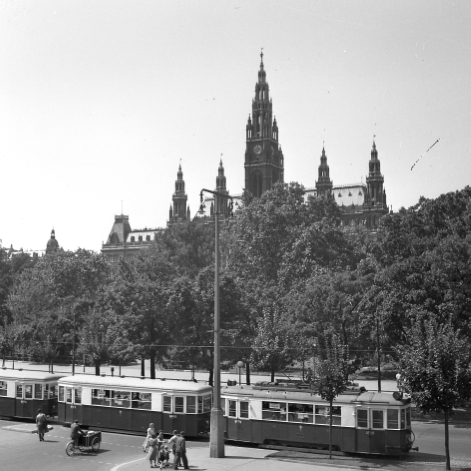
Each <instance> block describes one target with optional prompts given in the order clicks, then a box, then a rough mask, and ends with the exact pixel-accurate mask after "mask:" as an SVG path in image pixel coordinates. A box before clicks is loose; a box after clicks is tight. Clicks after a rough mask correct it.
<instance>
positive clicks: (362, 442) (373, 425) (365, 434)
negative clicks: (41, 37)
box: [356, 408, 386, 453]
mask: <svg viewBox="0 0 471 471" xmlns="http://www.w3.org/2000/svg"><path fill="white" fill-rule="evenodd" d="M384 420H385V410H384V409H374V408H364V409H363V408H358V409H357V450H356V451H357V452H360V453H384V452H385V440H386V432H385V429H384Z"/></svg>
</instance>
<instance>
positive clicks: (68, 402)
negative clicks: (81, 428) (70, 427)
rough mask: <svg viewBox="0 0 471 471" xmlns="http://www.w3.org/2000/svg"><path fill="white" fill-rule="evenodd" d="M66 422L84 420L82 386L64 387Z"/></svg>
mask: <svg viewBox="0 0 471 471" xmlns="http://www.w3.org/2000/svg"><path fill="white" fill-rule="evenodd" d="M64 394H65V422H69V423H72V422H73V421H74V420H78V421H79V422H82V388H67V387H66V388H64Z"/></svg>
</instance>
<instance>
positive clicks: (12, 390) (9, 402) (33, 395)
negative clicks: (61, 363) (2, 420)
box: [0, 367, 64, 419]
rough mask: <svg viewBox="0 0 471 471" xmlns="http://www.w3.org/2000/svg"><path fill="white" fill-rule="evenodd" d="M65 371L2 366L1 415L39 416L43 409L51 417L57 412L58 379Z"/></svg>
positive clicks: (30, 417) (0, 375)
mask: <svg viewBox="0 0 471 471" xmlns="http://www.w3.org/2000/svg"><path fill="white" fill-rule="evenodd" d="M62 376H64V375H61V374H51V373H45V372H42V371H26V370H23V369H18V370H14V369H11V368H5V367H4V368H1V369H0V416H3V417H12V418H15V417H18V418H29V419H32V418H34V417H36V415H37V413H38V410H39V409H41V410H42V412H43V413H44V414H46V415H47V416H56V415H57V382H58V381H59V379H60V378H62Z"/></svg>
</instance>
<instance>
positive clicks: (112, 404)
mask: <svg viewBox="0 0 471 471" xmlns="http://www.w3.org/2000/svg"><path fill="white" fill-rule="evenodd" d="M211 397H212V387H211V386H208V385H205V384H201V383H195V382H193V381H178V380H165V379H149V378H132V377H123V376H105V375H102V376H88V375H75V376H67V377H64V378H61V379H60V380H59V404H58V410H59V420H60V421H62V422H64V423H72V422H73V421H74V420H78V421H79V422H80V423H81V424H83V425H85V426H88V427H93V428H98V429H112V430H123V431H129V432H141V433H142V434H145V433H146V431H147V428H148V427H149V424H150V423H153V424H154V425H155V429H156V430H163V432H164V433H168V434H171V433H172V432H173V430H184V431H185V435H187V436H190V437H197V436H199V435H201V434H203V433H204V432H207V431H208V430H209V421H210V413H211Z"/></svg>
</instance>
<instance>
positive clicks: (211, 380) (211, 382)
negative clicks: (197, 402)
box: [208, 368, 214, 386]
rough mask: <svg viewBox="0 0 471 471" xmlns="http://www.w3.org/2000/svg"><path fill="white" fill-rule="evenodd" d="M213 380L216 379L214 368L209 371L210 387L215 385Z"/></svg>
mask: <svg viewBox="0 0 471 471" xmlns="http://www.w3.org/2000/svg"><path fill="white" fill-rule="evenodd" d="M213 379H214V370H213V369H212V368H210V369H209V381H208V383H209V385H210V386H212V385H213Z"/></svg>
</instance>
